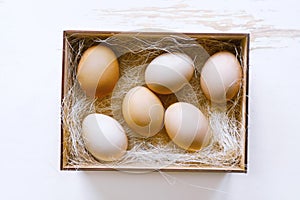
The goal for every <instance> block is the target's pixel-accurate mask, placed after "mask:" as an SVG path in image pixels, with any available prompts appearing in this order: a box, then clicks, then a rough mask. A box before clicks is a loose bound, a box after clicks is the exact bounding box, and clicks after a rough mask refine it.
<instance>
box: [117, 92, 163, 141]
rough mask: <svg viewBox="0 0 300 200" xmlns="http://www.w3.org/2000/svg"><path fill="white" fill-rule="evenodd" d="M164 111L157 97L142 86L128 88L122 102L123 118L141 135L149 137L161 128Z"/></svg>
mask: <svg viewBox="0 0 300 200" xmlns="http://www.w3.org/2000/svg"><path fill="white" fill-rule="evenodd" d="M164 111H165V110H164V107H163V105H162V103H161V101H160V100H159V98H158V97H157V96H156V95H155V94H154V93H153V92H151V91H150V90H149V89H148V88H146V87H143V86H137V87H134V88H132V89H131V90H129V92H128V93H127V94H126V96H125V98H124V99H123V103H122V114H123V117H124V120H125V121H126V123H127V124H128V126H129V127H130V128H131V129H132V130H133V131H134V132H136V133H138V134H139V135H141V136H143V137H151V136H153V135H155V134H157V133H158V132H159V131H160V130H161V129H162V128H163V121H164Z"/></svg>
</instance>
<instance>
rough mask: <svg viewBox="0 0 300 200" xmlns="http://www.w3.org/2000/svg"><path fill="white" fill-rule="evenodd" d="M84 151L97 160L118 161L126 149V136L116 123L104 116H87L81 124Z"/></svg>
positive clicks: (95, 114)
mask: <svg viewBox="0 0 300 200" xmlns="http://www.w3.org/2000/svg"><path fill="white" fill-rule="evenodd" d="M81 133H82V138H83V142H84V144H85V147H86V149H87V150H88V151H89V152H90V153H91V154H92V155H93V156H94V157H95V158H96V159H98V160H102V161H114V160H118V159H120V158H121V157H122V156H123V155H124V154H125V153H126V149H127V145H128V142H127V136H126V134H125V132H124V129H123V128H122V126H121V125H120V124H119V122H118V121H116V120H115V119H113V118H112V117H109V116H107V115H104V114H97V113H94V114H89V115H88V116H86V117H85V118H84V120H83V122H82V130H81Z"/></svg>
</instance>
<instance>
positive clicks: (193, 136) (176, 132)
mask: <svg viewBox="0 0 300 200" xmlns="http://www.w3.org/2000/svg"><path fill="white" fill-rule="evenodd" d="M164 121H165V128H166V131H167V133H168V135H169V137H170V138H171V140H172V141H173V142H174V143H175V144H176V145H178V146H179V147H181V148H183V149H186V150H190V151H196V150H199V149H201V148H202V147H205V146H207V145H208V144H209V141H210V139H211V131H210V128H209V123H208V120H207V119H206V117H205V116H204V115H203V114H202V112H201V111H200V110H199V109H198V108H197V107H195V106H194V105H192V104H189V103H185V102H177V103H174V104H172V105H171V106H169V107H168V108H167V110H166V113H165V120H164Z"/></svg>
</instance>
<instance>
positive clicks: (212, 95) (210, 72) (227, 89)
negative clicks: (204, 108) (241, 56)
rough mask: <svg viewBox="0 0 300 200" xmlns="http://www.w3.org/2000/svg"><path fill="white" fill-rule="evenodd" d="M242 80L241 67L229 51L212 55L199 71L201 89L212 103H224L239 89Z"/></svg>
mask: <svg viewBox="0 0 300 200" xmlns="http://www.w3.org/2000/svg"><path fill="white" fill-rule="evenodd" d="M241 81H242V67H241V65H240V63H239V61H238V60H237V58H236V56H235V55H234V54H232V53H230V52H226V51H223V52H219V53H216V54H214V55H212V56H211V57H210V58H209V59H208V60H207V61H206V63H205V64H204V66H203V68H202V71H201V82H200V83H201V89H202V91H203V93H204V94H205V96H206V97H207V98H208V99H209V100H211V101H212V102H214V103H225V102H227V101H228V100H230V99H232V98H233V97H234V96H235V95H236V94H237V93H238V91H239V89H240V87H241Z"/></svg>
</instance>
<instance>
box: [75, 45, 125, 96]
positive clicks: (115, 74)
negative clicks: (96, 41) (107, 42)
mask: <svg viewBox="0 0 300 200" xmlns="http://www.w3.org/2000/svg"><path fill="white" fill-rule="evenodd" d="M77 79H78V82H79V83H80V86H81V88H82V89H83V90H84V91H85V93H86V95H87V96H90V97H100V98H101V97H104V96H105V95H107V94H109V93H111V92H112V90H113V88H114V86H115V84H116V83H117V81H118V79H119V63H118V60H117V57H116V55H115V53H114V52H113V51H112V50H111V49H110V48H108V47H106V46H102V45H98V46H93V47H90V48H88V49H87V50H86V51H85V52H84V53H83V55H82V57H81V59H80V62H79V64H78V69H77Z"/></svg>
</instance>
